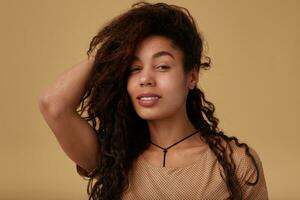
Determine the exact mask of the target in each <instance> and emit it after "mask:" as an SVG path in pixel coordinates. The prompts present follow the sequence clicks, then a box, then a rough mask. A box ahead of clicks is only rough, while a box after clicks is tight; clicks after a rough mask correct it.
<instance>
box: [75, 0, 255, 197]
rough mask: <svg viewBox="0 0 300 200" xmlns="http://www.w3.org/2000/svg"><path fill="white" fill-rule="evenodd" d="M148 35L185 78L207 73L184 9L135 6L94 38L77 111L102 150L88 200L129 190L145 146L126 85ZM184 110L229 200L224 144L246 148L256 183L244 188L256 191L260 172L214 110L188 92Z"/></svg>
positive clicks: (237, 191) (230, 164)
mask: <svg viewBox="0 0 300 200" xmlns="http://www.w3.org/2000/svg"><path fill="white" fill-rule="evenodd" d="M151 35H159V36H165V37H167V38H169V39H170V40H171V41H172V42H173V43H174V44H175V45H176V46H178V47H179V48H180V49H181V50H182V52H183V55H184V57H183V59H184V60H183V61H184V62H183V63H184V71H185V73H187V72H189V71H190V70H192V69H193V68H196V69H197V71H198V72H199V71H200V69H205V70H206V69H209V68H210V67H211V59H210V58H209V57H208V56H204V53H203V46H204V45H203V39H202V36H201V34H200V33H199V32H198V30H197V25H196V23H195V21H194V19H193V17H192V16H191V15H190V13H189V11H188V10H187V9H186V8H184V7H180V6H176V5H169V4H166V3H155V4H151V3H148V2H145V1H140V2H136V3H134V4H133V5H132V7H131V9H130V10H128V11H127V12H125V13H123V14H121V15H119V16H117V17H115V18H114V19H113V20H112V21H110V22H109V23H108V24H106V25H105V26H104V27H103V28H102V29H101V30H100V31H99V32H98V33H97V35H96V36H94V37H93V39H92V41H91V43H90V46H89V50H88V51H87V54H88V56H90V54H91V53H92V52H96V54H95V61H94V65H93V69H92V76H91V77H90V79H89V80H88V83H87V86H86V92H85V94H84V95H83V97H82V98H81V101H80V105H79V108H78V109H77V111H78V112H79V113H80V115H81V116H82V117H83V118H84V119H85V120H87V121H88V122H89V123H91V125H92V126H93V128H94V129H95V130H96V133H97V135H98V138H99V143H100V144H101V145H100V149H99V156H98V158H97V159H98V168H97V170H95V171H94V173H93V174H92V175H91V176H90V177H89V182H88V186H87V193H88V194H89V200H91V199H93V200H96V199H97V200H98V199H102V200H114V199H120V198H121V196H122V193H123V192H124V191H125V190H126V189H127V188H128V172H129V170H130V169H131V167H132V165H133V162H134V161H135V160H136V159H137V157H138V156H139V155H140V154H141V153H143V151H144V150H146V149H147V148H148V147H149V145H150V135H149V130H148V126H147V122H146V121H145V120H143V119H141V118H140V117H139V116H138V115H137V113H136V112H135V110H134V108H133V105H132V102H131V101H130V97H129V94H128V92H127V88H126V83H127V80H128V75H129V66H130V64H131V62H132V60H133V54H134V52H135V49H136V46H137V44H138V43H139V42H140V41H141V40H143V39H144V38H145V37H147V36H151ZM94 50H95V51H94ZM186 110H187V114H188V118H189V120H190V121H191V123H192V124H193V126H194V127H195V128H196V129H197V130H200V132H201V135H202V137H203V138H204V139H205V141H206V142H207V144H208V146H209V148H210V149H211V150H212V151H213V152H214V154H215V155H216V157H217V160H218V162H219V163H220V164H221V165H222V167H223V169H224V173H225V175H226V176H225V180H224V181H225V182H226V185H227V188H228V191H229V193H230V194H231V199H242V192H241V186H240V185H239V181H238V180H237V177H236V173H235V169H236V164H235V163H234V160H233V158H232V155H231V154H232V148H231V147H230V145H229V147H230V148H229V150H230V154H229V155H230V156H229V157H228V156H226V154H225V150H226V147H225V146H224V143H223V142H224V141H225V142H226V144H229V142H230V141H234V142H235V144H236V145H237V146H239V147H244V148H245V152H246V154H247V155H248V156H249V157H250V158H251V160H252V161H253V163H254V166H255V168H256V171H257V179H256V181H254V182H253V183H251V182H247V184H248V185H255V184H256V183H257V181H258V179H259V171H258V166H257V163H256V161H255V159H254V157H253V155H252V154H251V153H250V152H249V147H248V145H247V144H245V143H240V142H239V141H238V139H237V138H236V137H228V136H227V135H225V134H224V133H223V132H222V131H220V130H219V128H218V123H219V120H218V118H216V117H215V116H214V111H215V106H214V105H213V104H212V103H211V102H209V101H207V100H206V98H205V95H204V92H203V91H202V90H201V89H199V88H198V87H195V88H194V89H193V90H190V91H189V93H188V96H187V102H186ZM84 111H87V112H86V113H87V116H83V113H84ZM94 181H95V183H93V182H94Z"/></svg>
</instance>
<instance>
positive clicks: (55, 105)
mask: <svg viewBox="0 0 300 200" xmlns="http://www.w3.org/2000/svg"><path fill="white" fill-rule="evenodd" d="M93 62H94V57H93V56H92V57H90V58H89V59H88V58H86V59H84V60H82V61H81V62H79V63H78V64H76V65H74V66H72V67H71V68H69V69H67V70H66V71H64V72H63V73H62V74H61V75H60V76H59V77H58V78H57V79H56V80H55V81H54V82H53V83H52V84H51V85H50V86H49V87H48V88H47V89H46V90H45V91H44V93H43V94H42V95H41V96H40V98H39V103H40V107H42V108H43V109H46V110H47V112H49V113H51V114H54V115H57V114H59V113H61V112H65V111H76V108H77V107H78V105H79V103H80V99H81V97H82V96H83V95H84V93H85V86H86V83H87V80H88V79H89V77H90V75H91V74H90V73H91V70H92V65H93Z"/></svg>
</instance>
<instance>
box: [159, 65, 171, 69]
mask: <svg viewBox="0 0 300 200" xmlns="http://www.w3.org/2000/svg"><path fill="white" fill-rule="evenodd" d="M158 68H161V69H168V68H170V67H169V66H168V65H160V66H158Z"/></svg>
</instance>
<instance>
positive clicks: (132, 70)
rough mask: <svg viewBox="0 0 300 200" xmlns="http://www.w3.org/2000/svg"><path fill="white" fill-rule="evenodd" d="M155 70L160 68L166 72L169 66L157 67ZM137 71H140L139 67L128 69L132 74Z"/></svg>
mask: <svg viewBox="0 0 300 200" xmlns="http://www.w3.org/2000/svg"><path fill="white" fill-rule="evenodd" d="M156 68H161V69H163V70H166V69H169V68H170V66H168V65H159V66H157V67H156ZM139 69H140V68H139V67H135V68H131V69H129V72H134V71H137V70H139Z"/></svg>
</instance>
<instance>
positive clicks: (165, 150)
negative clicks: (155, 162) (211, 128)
mask: <svg viewBox="0 0 300 200" xmlns="http://www.w3.org/2000/svg"><path fill="white" fill-rule="evenodd" d="M198 132H199V131H198V130H197V131H196V132H194V133H192V134H190V135H188V136H186V137H185V138H183V139H181V140H179V141H178V142H176V143H175V144H172V145H171V146H169V147H167V148H163V147H161V146H159V145H157V144H154V143H153V142H151V141H150V143H151V144H153V145H155V146H157V147H159V148H161V149H163V151H164V162H163V167H164V166H165V160H166V154H167V151H168V149H170V148H171V147H173V146H175V145H176V144H178V143H179V142H182V141H183V140H185V139H187V138H189V137H191V136H192V135H195V134H196V133H198Z"/></svg>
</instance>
